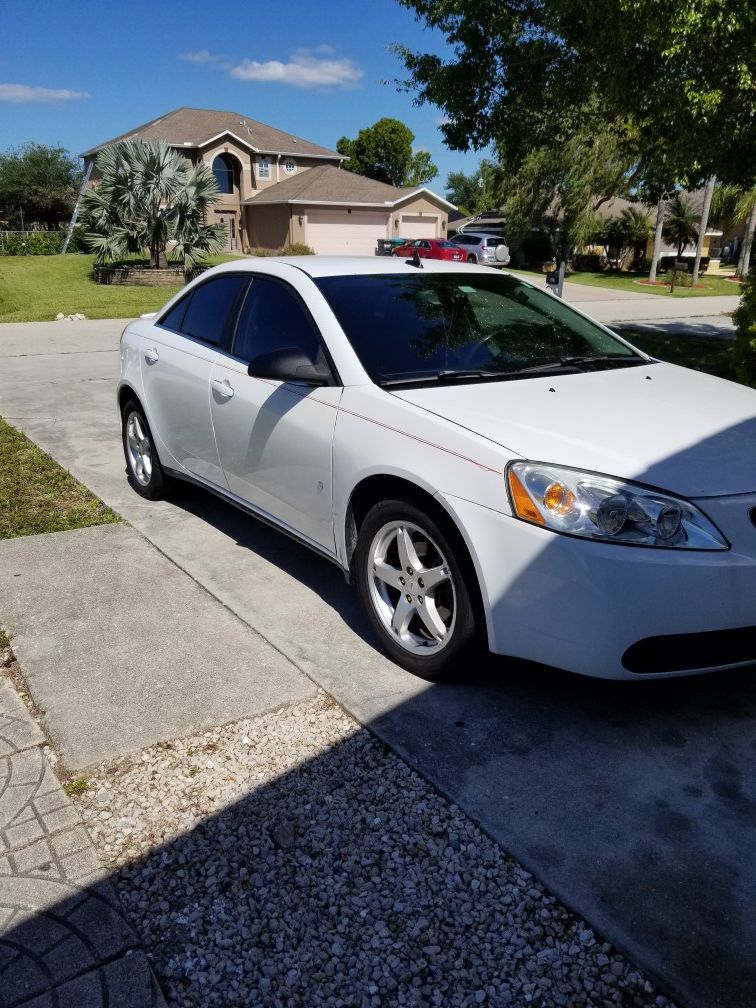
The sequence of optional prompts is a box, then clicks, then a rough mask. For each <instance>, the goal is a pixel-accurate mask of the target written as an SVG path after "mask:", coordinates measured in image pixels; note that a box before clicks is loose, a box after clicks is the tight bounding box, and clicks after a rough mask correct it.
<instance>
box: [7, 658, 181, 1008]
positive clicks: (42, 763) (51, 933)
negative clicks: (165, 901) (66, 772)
mask: <svg viewBox="0 0 756 1008" xmlns="http://www.w3.org/2000/svg"><path fill="white" fill-rule="evenodd" d="M44 741H45V738H44V736H43V734H42V732H41V731H40V729H39V727H38V725H37V724H36V722H35V721H34V720H33V718H32V716H31V714H30V712H29V711H28V710H27V708H26V707H25V706H24V704H23V703H22V702H21V700H20V699H19V697H18V694H17V692H16V690H15V688H14V686H13V683H12V682H11V680H10V678H9V676H8V674H7V673H5V672H3V671H2V670H0V1005H2V1008H109V1006H110V1008H113V1006H115V1005H117V1006H118V1008H165V1001H164V1000H163V996H162V994H161V993H160V990H159V989H158V986H157V983H156V981H155V978H154V976H153V974H152V970H151V969H150V964H149V962H148V961H147V957H146V955H145V953H144V951H143V949H142V947H141V943H140V941H139V938H138V937H137V935H136V933H135V931H134V930H133V928H132V926H131V924H130V923H129V922H128V920H127V919H126V916H125V915H124V912H123V910H122V908H121V905H120V902H119V900H118V897H117V896H116V894H115V891H114V889H113V886H112V885H111V883H110V881H109V880H108V878H107V877H106V873H105V871H104V870H103V868H102V867H101V866H100V864H99V862H98V859H97V855H96V853H95V850H94V847H93V846H92V842H91V841H90V839H89V836H88V835H87V832H86V830H85V829H84V827H83V826H82V824H81V822H80V821H79V817H78V814H77V812H76V810H75V809H74V807H73V805H72V804H71V802H70V800H69V799H68V797H67V796H66V794H65V792H64V791H63V788H62V787H61V785H60V783H59V781H58V780H57V779H56V777H55V775H54V774H53V772H52V770H51V768H50V764H49V763H48V762H47V759H46V758H45V756H44V754H43V752H42V750H41V745H42V744H43V742H44Z"/></svg>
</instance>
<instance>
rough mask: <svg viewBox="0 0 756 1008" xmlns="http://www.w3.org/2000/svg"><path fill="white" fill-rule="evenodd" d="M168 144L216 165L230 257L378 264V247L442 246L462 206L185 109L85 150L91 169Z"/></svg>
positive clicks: (295, 143)
mask: <svg viewBox="0 0 756 1008" xmlns="http://www.w3.org/2000/svg"><path fill="white" fill-rule="evenodd" d="M127 139H134V140H164V141H166V142H167V143H169V144H170V145H171V146H172V147H175V148H176V149H178V150H180V151H181V152H182V154H184V155H185V157H186V158H187V159H188V160H190V161H191V162H192V163H193V164H195V163H197V162H198V161H204V162H205V163H206V164H207V165H209V166H210V168H211V169H212V171H213V173H214V174H215V177H216V179H217V181H218V185H219V188H220V190H221V194H222V198H221V201H220V202H219V203H218V204H217V205H216V206H215V208H214V211H213V214H214V216H215V219H216V220H222V221H223V222H224V223H225V224H226V230H227V233H228V245H227V247H228V249H229V250H230V251H239V252H241V251H244V250H245V249H247V248H281V247H282V246H283V245H287V244H289V243H291V242H304V243H305V244H306V245H309V246H310V247H311V248H313V249H314V250H315V251H316V252H323V253H332V254H333V253H340V254H353V255H355V254H356V255H373V254H374V252H375V248H376V242H377V239H379V238H392V237H399V236H401V237H405V238H442V237H445V236H446V227H447V221H448V216H449V211H451V210H454V206H453V205H452V204H451V203H449V202H448V201H447V200H445V199H443V198H442V197H441V196H438V195H437V194H436V193H434V192H432V191H431V190H429V189H426V188H424V187H419V188H415V189H399V188H395V187H394V186H389V185H384V183H382V182H375V181H374V180H372V179H367V178H364V177H363V176H361V175H355V174H354V173H352V172H348V171H346V170H345V169H343V168H342V167H341V164H342V162H343V161H344V160H345V158H344V156H343V155H342V154H339V153H338V152H337V151H332V150H329V149H328V148H326V147H321V146H319V145H318V144H315V143H312V142H311V141H310V140H304V139H303V138H302V137H295V136H292V134H291V133H286V132H283V131H282V130H278V129H274V128H273V127H272V126H266V125H265V124H264V123H261V122H257V121H256V120H254V119H250V118H249V117H248V116H243V115H239V114H238V113H236V112H217V111H212V110H210V109H193V108H180V109H176V110H175V111H173V112H169V113H168V114H167V115H163V116H160V117H158V118H157V119H152V120H151V121H150V122H148V123H144V125H142V126H137V127H136V129H133V130H130V131H129V132H127V133H122V134H121V135H120V136H117V137H113V139H112V140H107V141H105V143H102V144H98V145H97V146H96V147H93V148H92V149H91V150H88V151H86V152H85V153H84V154H83V155H82V157H83V158H84V168H85V171H87V170H88V169H89V168H90V165H91V166H92V174H91V176H90V181H91V182H92V183H96V181H97V176H96V170H95V169H94V165H93V162H94V160H95V158H96V156H97V152H98V151H99V150H100V149H101V148H102V147H105V146H107V144H109V143H115V142H116V141H117V140H127Z"/></svg>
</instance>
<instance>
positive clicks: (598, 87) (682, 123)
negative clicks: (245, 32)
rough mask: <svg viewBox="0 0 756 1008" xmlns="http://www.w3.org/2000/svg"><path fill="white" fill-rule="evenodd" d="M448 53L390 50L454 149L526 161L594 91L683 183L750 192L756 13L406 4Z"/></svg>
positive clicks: (713, 0) (653, 1)
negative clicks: (723, 183)
mask: <svg viewBox="0 0 756 1008" xmlns="http://www.w3.org/2000/svg"><path fill="white" fill-rule="evenodd" d="M401 3H402V4H403V5H404V6H406V7H408V8H410V9H411V10H414V12H415V14H416V16H417V18H418V20H420V21H421V22H424V24H425V25H426V26H428V27H431V28H435V29H438V30H440V32H441V33H442V34H443V35H444V36H445V37H446V40H447V42H448V43H449V45H450V51H451V53H452V56H451V58H449V59H448V60H444V59H443V58H442V57H441V56H439V55H437V54H435V53H417V52H412V51H410V50H409V49H407V48H406V47H401V46H399V47H396V48H397V50H398V52H399V53H400V55H401V57H402V59H403V62H404V65H405V68H406V70H407V71H408V73H409V77H408V78H407V79H406V80H405V81H404V82H403V84H404V86H405V87H407V88H408V89H410V90H412V91H415V92H416V93H417V96H418V101H419V102H425V101H428V102H432V103H433V104H435V105H438V106H439V107H440V108H442V109H443V110H444V112H445V114H446V120H447V121H446V123H445V125H444V126H442V127H441V128H442V131H443V133H444V136H445V139H446V142H447V143H448V145H449V146H450V147H452V148H455V149H459V150H467V149H469V148H471V147H472V148H480V147H482V146H484V145H485V144H487V143H489V142H491V141H497V142H499V143H501V142H503V141H506V143H507V146H508V147H509V148H510V150H511V151H513V152H515V153H516V154H519V156H520V157H523V156H524V155H525V153H526V151H527V149H528V147H529V145H530V143H531V142H532V138H533V131H534V130H535V132H536V133H537V134H542V133H543V130H544V126H545V125H546V124H547V123H548V124H549V125H550V126H551V128H552V129H553V130H554V131H556V132H557V133H559V132H561V131H562V120H563V118H564V117H565V116H566V115H569V112H570V109H571V108H574V107H575V106H581V105H583V104H584V103H585V102H587V101H589V100H590V99H591V98H593V97H596V96H599V95H600V98H601V102H602V107H603V109H604V110H605V115H606V118H607V120H608V121H614V120H616V119H620V120H627V121H628V122H630V123H631V124H632V127H633V128H634V129H635V130H636V132H637V143H638V151H639V154H640V156H641V157H642V158H644V159H647V160H649V161H653V160H654V159H659V158H660V157H661V156H662V155H663V156H665V157H666V158H667V160H668V162H669V164H670V166H671V167H672V168H673V170H674V175H675V178H676V180H681V179H682V178H683V177H684V176H685V177H686V178H687V182H688V184H689V185H697V184H700V183H701V182H703V181H704V180H705V179H706V178H709V177H710V176H711V175H713V174H716V175H717V176H718V177H719V178H722V179H725V180H728V181H734V182H741V183H743V184H747V183H749V182H750V180H751V179H753V177H754V167H753V152H754V151H755V150H756V86H754V73H755V71H754V67H756V7H754V5H753V4H746V3H744V4H733V3H732V2H730V0H688V2H687V3H681V4H674V3H665V4H660V3H658V0H605V2H603V3H600V4H597V3H595V2H588V0H401Z"/></svg>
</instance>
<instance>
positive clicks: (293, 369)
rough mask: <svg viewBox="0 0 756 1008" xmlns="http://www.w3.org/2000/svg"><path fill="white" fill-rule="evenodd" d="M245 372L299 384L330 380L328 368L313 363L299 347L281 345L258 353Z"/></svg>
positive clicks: (321, 383) (317, 383)
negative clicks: (267, 351) (278, 347)
mask: <svg viewBox="0 0 756 1008" xmlns="http://www.w3.org/2000/svg"><path fill="white" fill-rule="evenodd" d="M247 373H248V374H249V375H251V377H252V378H273V379H275V380H276V381H284V382H299V383H300V384H301V385H328V384H330V381H331V372H330V369H329V368H328V367H326V366H325V365H322V364H313V362H312V361H311V360H310V358H309V357H308V356H307V354H306V353H304V352H303V351H302V350H300V349H299V347H282V348H281V349H280V350H273V351H272V352H271V353H266V354H260V356H259V357H255V359H254V360H253V361H252V363H251V364H250V365H249V367H248V368H247Z"/></svg>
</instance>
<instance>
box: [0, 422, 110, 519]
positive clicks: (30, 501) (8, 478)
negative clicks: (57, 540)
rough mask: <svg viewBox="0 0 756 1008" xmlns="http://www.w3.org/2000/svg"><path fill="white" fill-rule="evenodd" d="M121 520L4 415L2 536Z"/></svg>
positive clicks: (0, 426) (0, 432)
mask: <svg viewBox="0 0 756 1008" xmlns="http://www.w3.org/2000/svg"><path fill="white" fill-rule="evenodd" d="M117 521H120V518H119V517H118V515H117V514H116V513H115V512H114V511H111V510H110V508H108V507H106V506H105V505H104V504H103V503H102V501H101V500H98V499H97V497H95V496H94V495H93V494H91V493H90V492H89V491H88V490H87V489H86V488H85V487H83V486H82V485H81V483H79V482H78V481H77V480H75V479H74V478H73V476H72V475H71V474H70V473H69V472H66V470H65V469H62V468H61V467H60V466H59V465H58V463H57V462H54V461H53V460H52V459H51V458H50V456H49V455H46V454H45V453H44V452H43V451H42V449H41V448H37V446H36V445H35V444H32V442H31V441H29V439H28V438H27V437H25V436H24V435H23V434H21V433H20V432H19V431H17V430H16V428H15V427H11V425H10V424H8V423H6V422H5V420H3V419H2V417H0V539H12V538H14V537H15V536H24V535H38V534H40V533H42V532H62V531H64V530H65V529H74V528H87V527H89V526H90V525H108V524H111V523H113V522H117Z"/></svg>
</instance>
